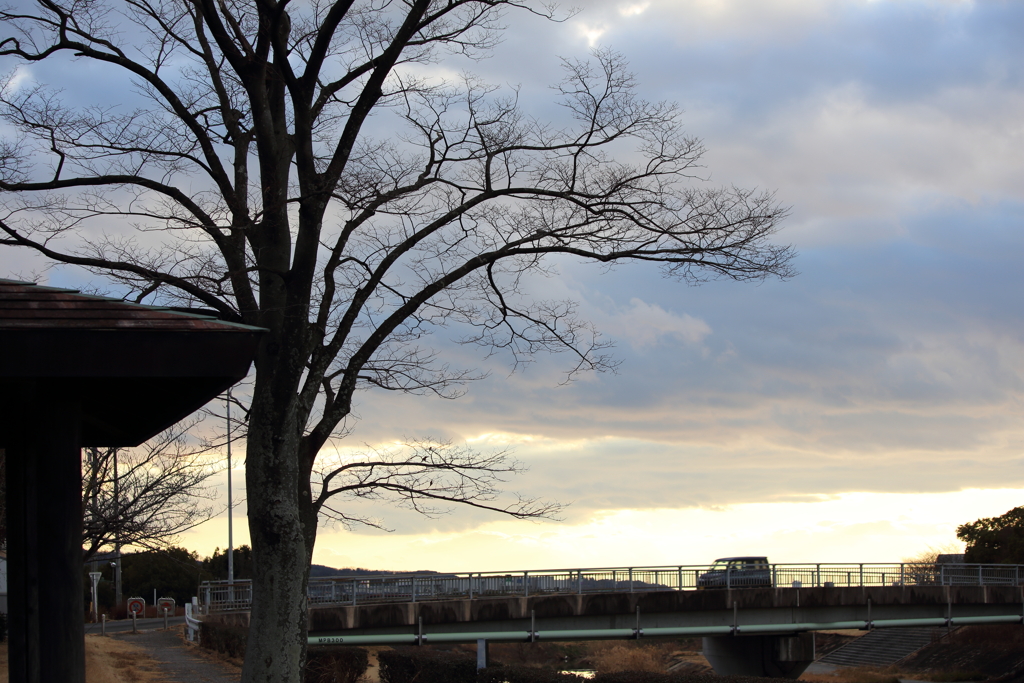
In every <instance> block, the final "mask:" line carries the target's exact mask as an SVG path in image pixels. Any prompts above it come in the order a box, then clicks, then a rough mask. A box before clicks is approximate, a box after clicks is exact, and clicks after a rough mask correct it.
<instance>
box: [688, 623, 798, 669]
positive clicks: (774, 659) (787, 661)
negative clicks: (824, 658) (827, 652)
mask: <svg viewBox="0 0 1024 683" xmlns="http://www.w3.org/2000/svg"><path fill="white" fill-rule="evenodd" d="M704 657H705V658H706V659H707V660H708V663H709V664H711V667H712V668H713V669H714V670H715V673H716V674H718V675H719V676H769V677H772V678H794V679H795V678H799V677H800V674H802V673H803V672H804V670H805V669H806V668H807V667H808V666H810V665H811V662H813V661H814V632H813V631H808V632H805V633H797V634H795V635H791V636H743V635H739V636H715V637H711V638H704Z"/></svg>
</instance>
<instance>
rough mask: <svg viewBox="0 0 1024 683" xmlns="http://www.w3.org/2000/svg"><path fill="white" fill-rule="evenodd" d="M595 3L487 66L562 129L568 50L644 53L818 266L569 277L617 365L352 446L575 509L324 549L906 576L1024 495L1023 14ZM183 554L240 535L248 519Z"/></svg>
mask: <svg viewBox="0 0 1024 683" xmlns="http://www.w3.org/2000/svg"><path fill="white" fill-rule="evenodd" d="M582 5H583V9H582V11H580V12H579V13H578V14H577V15H575V16H574V17H572V18H570V19H569V20H567V21H565V22H563V23H557V24H551V23H545V22H543V21H538V20H531V21H527V20H526V19H525V17H515V16H513V17H510V18H509V30H508V32H507V35H506V40H505V42H504V43H503V44H502V45H501V46H500V47H499V48H498V49H497V50H496V52H495V58H494V59H492V60H489V61H486V62H482V63H479V64H475V65H473V66H472V69H473V70H474V71H475V72H476V73H478V74H480V75H481V76H483V77H485V78H487V79H489V80H490V81H492V82H495V83H499V84H514V85H518V86H520V88H521V90H522V93H523V97H524V101H526V102H527V103H528V104H529V105H530V106H531V107H532V108H533V111H535V112H536V113H537V114H538V115H539V116H544V115H545V113H546V112H548V111H550V107H551V105H550V104H549V101H550V99H551V97H550V91H549V90H547V89H546V88H547V86H548V85H549V84H550V82H551V81H552V74H553V73H556V72H557V66H558V58H559V57H585V56H586V55H587V53H588V51H589V50H591V49H592V48H594V47H608V48H612V49H614V50H616V51H618V52H621V53H622V54H624V55H625V56H626V57H627V58H628V59H629V61H630V63H631V65H632V68H633V71H634V72H635V73H636V75H637V78H638V80H639V82H640V90H641V92H642V93H643V95H644V97H645V98H646V99H650V100H659V99H669V100H673V101H675V102H678V103H679V104H680V105H681V106H682V108H683V109H685V111H686V115H685V122H686V128H687V132H688V133H691V134H693V135H697V136H699V137H701V138H703V140H704V142H705V144H706V146H707V148H708V153H707V155H706V156H705V158H704V161H705V164H706V173H707V175H708V177H709V178H710V179H711V181H712V182H713V183H718V184H731V183H734V184H736V185H739V186H743V187H758V188H766V189H772V190H775V191H777V193H778V197H779V199H780V200H781V201H782V202H783V203H785V204H787V205H789V206H791V207H792V209H791V216H790V218H789V219H788V220H787V222H786V227H785V229H784V230H783V231H782V232H781V234H780V236H779V240H780V241H783V242H787V243H791V244H793V245H794V247H795V248H796V250H797V251H798V254H799V255H798V257H797V259H796V261H795V264H794V265H795V267H796V269H797V270H798V271H799V273H800V274H799V275H798V276H797V277H795V278H793V279H791V280H789V281H785V282H779V281H771V282H766V283H764V284H760V285H754V284H749V283H748V284H739V283H731V282H714V283H710V284H706V285H703V286H700V287H696V288H694V287H686V286H683V285H681V284H678V283H673V282H667V281H664V280H662V279H660V278H659V277H658V276H657V274H655V273H651V272H647V271H646V270H645V269H642V268H635V267H620V268H618V269H617V270H614V271H612V272H605V271H600V270H597V269H593V268H586V267H583V266H580V265H578V264H574V263H564V264H560V268H559V275H558V277H555V278H550V279H547V280H545V281H544V282H543V283H538V284H537V285H536V286H537V287H538V291H543V294H544V295H545V296H546V297H548V296H554V295H564V296H566V297H571V298H574V299H576V300H578V301H579V302H580V303H581V312H582V313H583V314H585V316H587V317H588V318H590V319H591V320H593V321H594V322H595V323H596V324H597V326H598V327H599V329H600V330H601V331H602V333H603V334H604V335H605V337H606V338H607V339H609V340H612V341H614V342H615V344H616V351H615V353H616V356H617V357H618V359H619V360H621V361H622V364H621V366H620V368H619V370H618V372H617V373H616V374H602V375H596V376H586V377H583V378H582V379H580V380H578V381H577V382H575V383H572V384H570V385H568V386H559V382H560V380H561V375H560V371H564V370H565V368H566V363H567V362H568V361H567V360H566V359H562V358H559V357H557V356H555V357H546V358H540V359H538V361H537V362H536V363H535V364H533V365H532V366H530V367H528V368H527V369H526V370H525V371H523V372H518V373H516V374H509V371H508V367H507V366H503V365H501V364H500V363H495V364H491V365H486V364H485V365H484V366H483V367H485V368H486V369H487V370H489V371H490V376H489V377H488V379H486V380H483V381H481V382H478V383H476V384H474V385H473V386H471V387H470V389H469V392H468V394H467V395H466V396H464V397H463V398H461V399H459V400H457V401H454V402H451V401H441V400H432V399H425V398H418V397H396V396H394V395H392V394H388V395H376V394H373V393H369V392H368V393H364V394H362V395H360V397H359V405H358V407H357V412H358V415H359V421H358V422H357V423H354V425H353V426H354V427H355V430H354V432H353V435H352V437H351V438H350V442H347V443H346V444H344V445H343V446H342V447H343V448H350V447H351V448H357V447H360V446H362V445H363V444H369V445H375V446H376V445H381V444H387V443H391V442H394V441H398V440H401V439H403V438H406V437H413V436H431V437H436V438H446V439H451V440H453V441H455V442H457V443H461V442H469V443H471V444H473V445H475V446H478V447H480V448H501V447H505V446H512V447H514V449H515V453H516V456H517V457H518V458H519V459H520V460H522V461H524V462H525V463H526V464H528V465H529V466H530V471H529V473H527V474H525V475H523V476H521V477H517V478H515V479H514V480H513V481H510V482H509V488H510V490H515V491H521V492H523V493H527V494H530V495H537V496H540V497H543V498H549V499H554V500H559V501H562V502H571V503H572V504H571V505H570V506H569V507H568V508H567V509H566V510H565V512H564V513H563V515H562V519H561V520H558V521H551V522H540V523H531V522H514V521H509V520H503V519H500V518H497V517H494V516H489V515H485V514H482V513H468V512H464V511H456V512H454V513H453V514H451V515H448V516H444V517H441V518H438V519H424V518H419V517H416V516H415V515H412V514H410V513H407V512H404V511H400V510H399V511H393V510H387V509H380V510H376V511H375V512H377V513H379V514H381V515H383V516H384V518H385V521H386V522H387V523H388V525H389V526H390V527H391V528H393V529H394V531H393V532H391V533H382V532H376V531H369V530H358V529H356V530H351V531H347V530H344V529H340V528H325V529H324V530H323V531H322V533H321V536H320V539H319V541H318V545H317V551H316V554H315V560H316V561H317V562H320V563H322V564H327V565H331V566H336V567H347V566H362V567H374V568H390V569H410V570H411V569H438V570H455V571H457V570H462V571H470V570H501V569H529V568H544V567H570V566H591V567H592V566H625V565H661V564H699V563H706V562H708V561H710V560H711V559H714V558H715V557H719V556H724V555H733V554H755V553H756V554H767V555H768V556H769V557H770V558H771V559H772V560H773V561H777V562H799V561H820V562H834V561H853V562H870V561H894V560H899V559H900V558H903V557H908V556H911V555H915V554H917V553H919V552H920V551H924V550H927V549H928V548H929V547H940V546H946V545H947V544H950V543H952V542H954V541H955V534H954V532H955V527H956V526H957V525H958V524H960V523H963V522H967V521H972V520H974V519H976V518H978V517H981V516H990V515H997V514H1001V513H1003V512H1005V511H1006V510H1008V509H1010V508H1012V507H1015V506H1017V505H1021V504H1024V451H1022V448H1024V419H1022V417H1024V416H1022V410H1024V401H1022V399H1024V381H1022V380H1024V316H1022V303H1024V301H1022V298H1024V297H1022V287H1021V285H1022V284H1024V283H1022V280H1024V270H1022V268H1021V265H1020V264H1021V263H1022V262H1024V41H1021V40H1020V36H1021V35H1024V4H1022V3H1019V2H998V1H995V0H993V1H988V2H986V1H978V2H967V1H958V0H916V1H904V0H875V1H866V0H685V1H684V0H650V1H649V2H634V3H629V2H626V3H619V2H596V1H587V2H584V3H582ZM459 68H462V67H461V66H460V67H459ZM2 258H3V260H0V267H2V268H3V269H4V270H6V271H8V272H14V271H15V270H16V268H15V265H16V264H15V263H14V262H13V261H12V258H11V256H10V255H5V256H3V257H2ZM80 277H81V276H80V275H77V274H74V273H71V272H67V271H55V272H52V273H51V274H50V275H49V279H50V284H57V285H66V284H81V280H79V279H78V278H80ZM458 353H464V354H468V352H467V351H459V352H458ZM466 362H468V363H473V364H477V365H479V364H480V363H481V361H480V359H479V358H475V357H471V355H467V356H466ZM235 480H236V482H240V481H241V480H242V476H241V470H240V469H239V470H238V476H237V477H236V479H235ZM237 493H238V496H244V491H239V492H237ZM244 526H245V525H244V519H243V518H242V517H241V516H240V517H239V518H238V521H237V523H236V544H238V543H241V542H244V541H245V538H246V533H245V529H244ZM182 541H183V544H184V545H186V546H187V547H190V548H194V549H197V550H199V551H200V552H202V553H208V552H209V551H211V550H212V549H213V547H214V546H217V545H219V546H223V545H225V543H226V525H225V521H224V518H223V516H222V517H219V518H217V519H215V520H213V521H211V522H210V523H208V524H206V525H204V527H202V528H201V529H199V530H197V531H195V532H193V533H191V534H188V535H186V536H185V537H183V539H182Z"/></svg>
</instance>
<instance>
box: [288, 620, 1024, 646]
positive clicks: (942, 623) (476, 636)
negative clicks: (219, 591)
mask: <svg viewBox="0 0 1024 683" xmlns="http://www.w3.org/2000/svg"><path fill="white" fill-rule="evenodd" d="M1021 623H1024V617H1022V616H1021V615H1019V614H1017V615H998V616H989V617H956V618H952V619H946V618H943V617H929V618H923V619H878V620H874V621H830V622H802V623H795V624H742V625H739V626H679V627H667V628H641V629H633V628H605V629H577V630H571V629H570V630H563V631H533V632H531V631H472V632H465V633H424V634H423V635H422V640H421V636H419V635H417V634H409V633H401V634H394V633H391V634H386V635H353V636H333V635H322V636H310V637H309V641H308V642H309V645H311V646H316V645H416V644H418V643H420V642H422V643H473V642H476V641H478V640H487V641H491V642H495V643H500V642H527V643H528V642H531V641H536V640H547V641H567V640H621V639H633V638H642V637H647V638H651V637H657V636H673V637H691V638H693V637H701V636H709V637H711V636H729V635H736V636H743V635H747V636H755V635H772V634H784V633H799V632H802V631H822V630H833V629H835V630H839V629H861V630H870V629H876V628H905V627H910V626H917V627H922V626H933V627H954V626H969V625H973V624H1021Z"/></svg>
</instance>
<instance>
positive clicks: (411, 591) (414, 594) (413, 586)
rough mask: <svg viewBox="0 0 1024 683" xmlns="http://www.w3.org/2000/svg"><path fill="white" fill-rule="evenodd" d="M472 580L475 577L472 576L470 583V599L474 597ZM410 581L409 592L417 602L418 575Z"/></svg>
mask: <svg viewBox="0 0 1024 683" xmlns="http://www.w3.org/2000/svg"><path fill="white" fill-rule="evenodd" d="M472 581H473V579H472V578H470V584H469V599H470V600H472V599H473V583H472ZM409 583H410V584H411V585H410V587H409V592H410V593H411V594H412V601H413V602H416V577H415V576H413V577H412V578H411V579H410V580H409Z"/></svg>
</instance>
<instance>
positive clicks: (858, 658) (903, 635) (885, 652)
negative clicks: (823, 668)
mask: <svg viewBox="0 0 1024 683" xmlns="http://www.w3.org/2000/svg"><path fill="white" fill-rule="evenodd" d="M945 633H946V629H941V628H940V629H935V628H887V629H878V630H875V631H869V632H868V633H865V634H864V635H863V636H861V637H860V638H857V639H856V640H854V641H852V642H849V643H847V644H846V645H843V646H842V647H840V648H837V649H835V650H833V651H832V652H829V653H828V654H827V655H825V656H824V657H822V658H821V659H819V660H818V661H820V662H824V663H825V664H832V665H834V666H889V665H890V664H895V663H896V662H898V661H899V660H901V659H903V658H904V657H907V656H909V655H911V654H913V653H914V652H917V651H918V650H920V649H921V648H922V647H924V646H926V645H930V644H931V643H932V642H933V641H934V640H935V639H937V638H938V637H941V636H942V635H945Z"/></svg>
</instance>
